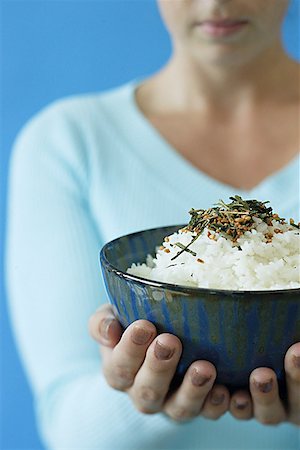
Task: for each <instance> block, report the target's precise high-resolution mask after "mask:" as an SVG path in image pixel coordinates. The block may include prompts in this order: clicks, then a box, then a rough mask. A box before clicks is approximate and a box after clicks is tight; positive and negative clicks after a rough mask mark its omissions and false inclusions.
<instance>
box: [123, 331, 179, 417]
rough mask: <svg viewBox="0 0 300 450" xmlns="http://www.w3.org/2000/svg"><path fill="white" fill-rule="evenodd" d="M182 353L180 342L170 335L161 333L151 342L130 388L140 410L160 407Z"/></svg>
mask: <svg viewBox="0 0 300 450" xmlns="http://www.w3.org/2000/svg"><path fill="white" fill-rule="evenodd" d="M181 352H182V345H181V342H180V340H179V339H178V338H177V337H176V336H173V335H172V334H168V333H164V334H161V335H159V336H158V338H157V339H155V340H154V341H153V342H152V344H151V345H150V347H149V348H148V351H147V354H146V358H145V361H144V363H143V365H142V367H141V369H140V370H139V372H138V374H137V376H136V378H135V381H134V385H133V386H132V388H131V389H130V391H129V393H130V396H131V398H132V400H133V402H134V404H135V406H136V408H137V409H138V410H139V411H141V412H143V413H147V414H151V413H154V412H158V411H160V410H161V408H162V405H163V403H164V401H165V397H166V394H167V392H168V390H169V387H170V383H171V380H172V378H173V376H174V373H175V370H176V367H177V364H178V361H179V358H180V355H181Z"/></svg>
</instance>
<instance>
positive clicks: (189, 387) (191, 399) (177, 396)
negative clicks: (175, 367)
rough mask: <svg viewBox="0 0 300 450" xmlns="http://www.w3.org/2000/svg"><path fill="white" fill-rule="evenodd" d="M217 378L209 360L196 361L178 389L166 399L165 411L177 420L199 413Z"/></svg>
mask: <svg viewBox="0 0 300 450" xmlns="http://www.w3.org/2000/svg"><path fill="white" fill-rule="evenodd" d="M215 378H216V369H215V367H214V366H213V365H212V364H211V363H210V362H208V361H196V362H194V363H193V364H191V366H190V367H189V369H188V370H187V372H186V374H185V376H184V379H183V382H182V384H181V386H180V387H179V388H178V390H177V391H176V392H175V393H174V394H173V395H172V396H171V397H170V398H169V399H168V400H167V401H166V404H165V405H164V412H165V413H166V414H167V415H168V416H169V417H171V419H173V420H176V421H186V420H189V419H192V418H193V417H196V416H198V415H199V413H200V411H201V409H202V405H203V403H204V401H205V398H206V396H207V394H208V393H209V391H210V389H211V388H212V385H213V384H214V381H215Z"/></svg>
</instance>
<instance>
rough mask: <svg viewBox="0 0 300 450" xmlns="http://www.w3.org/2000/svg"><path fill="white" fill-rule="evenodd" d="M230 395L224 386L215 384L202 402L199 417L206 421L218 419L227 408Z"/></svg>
mask: <svg viewBox="0 0 300 450" xmlns="http://www.w3.org/2000/svg"><path fill="white" fill-rule="evenodd" d="M229 401H230V395H229V391H228V389H227V388H226V387H225V386H221V385H220V384H216V385H215V386H213V388H212V389H211V391H210V392H209V394H208V396H207V397H206V400H205V402H204V405H203V408H202V411H201V415H202V416H203V417H206V418H207V419H212V420H216V419H219V418H220V417H221V416H222V415H223V414H225V412H226V411H227V410H228V408H229Z"/></svg>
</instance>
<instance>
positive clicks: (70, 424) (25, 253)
mask: <svg viewBox="0 0 300 450" xmlns="http://www.w3.org/2000/svg"><path fill="white" fill-rule="evenodd" d="M88 164H89V163H88V158H87V152H86V150H85V142H84V136H83V133H82V132H81V131H80V130H79V128H78V126H77V125H76V123H75V121H74V120H72V117H68V115H67V114H66V113H65V112H64V108H63V107H61V106H57V105H56V106H55V105H54V106H52V107H51V108H50V109H48V110H46V111H44V112H42V113H40V114H39V116H37V118H35V119H33V120H32V121H31V122H30V124H29V125H27V126H26V128H25V129H24V130H23V131H22V133H21V135H20V137H19V138H18V139H17V142H16V144H15V148H14V151H13V156H12V161H11V171H10V187H9V212H8V227H7V251H6V258H7V274H6V277H7V288H8V295H9V305H10V314H11V318H12V323H13V328H14V333H15V337H16V340H17V343H18V347H19V350H20V354H21V358H22V360H23V363H24V366H25V370H26V372H27V374H28V378H29V380H30V383H31V386H32V389H33V393H34V398H35V404H36V412H37V419H38V424H39V428H40V432H41V435H42V438H43V440H44V442H45V445H46V446H47V447H48V448H51V449H59V450H61V449H75V448H80V449H92V448H95V449H96V448H97V449H100V448H101V450H107V449H118V450H119V449H125V448H131V449H135V448H137V449H138V448H139V449H140V448H143V449H146V448H156V445H158V444H157V443H156V439H158V436H165V437H167V436H168V434H169V433H173V432H174V429H175V425H174V424H172V423H171V422H169V421H168V420H167V419H166V418H164V417H163V416H162V415H155V416H145V415H142V414H140V413H138V412H137V411H135V410H134V408H133V406H132V405H131V402H130V400H129V399H128V398H127V395H126V394H124V393H120V392H116V391H114V390H113V389H111V388H110V387H108V386H107V384H106V382H105V380H104V378H103V376H102V375H101V362H100V357H99V352H98V347H97V344H95V343H94V342H92V340H91V339H90V337H89V336H88V331H87V323H88V318H89V316H90V315H91V314H92V313H93V312H94V311H95V309H96V308H97V307H99V305H100V304H101V303H105V302H106V296H105V292H104V288H103V285H102V282H101V276H100V270H99V265H98V251H99V248H100V247H101V236H100V234H99V231H98V230H97V227H96V225H95V223H94V221H93V217H92V214H91V212H90V209H89V202H88V195H89V192H88V191H89V186H88V175H89V168H88ZM99 202H101V198H99ZM137 430H140V431H141V433H137V432H136V431H137ZM147 443H148V444H147ZM148 446H149V447H148Z"/></svg>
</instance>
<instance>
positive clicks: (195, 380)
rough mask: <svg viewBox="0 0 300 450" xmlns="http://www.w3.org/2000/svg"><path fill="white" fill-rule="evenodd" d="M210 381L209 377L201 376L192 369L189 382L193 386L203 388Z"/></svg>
mask: <svg viewBox="0 0 300 450" xmlns="http://www.w3.org/2000/svg"><path fill="white" fill-rule="evenodd" d="M210 379H211V376H209V377H208V376H206V375H201V373H199V372H198V371H197V369H194V370H193V371H192V373H191V381H192V384H193V385H194V386H204V385H205V384H206V383H208V381H209V380H210Z"/></svg>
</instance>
